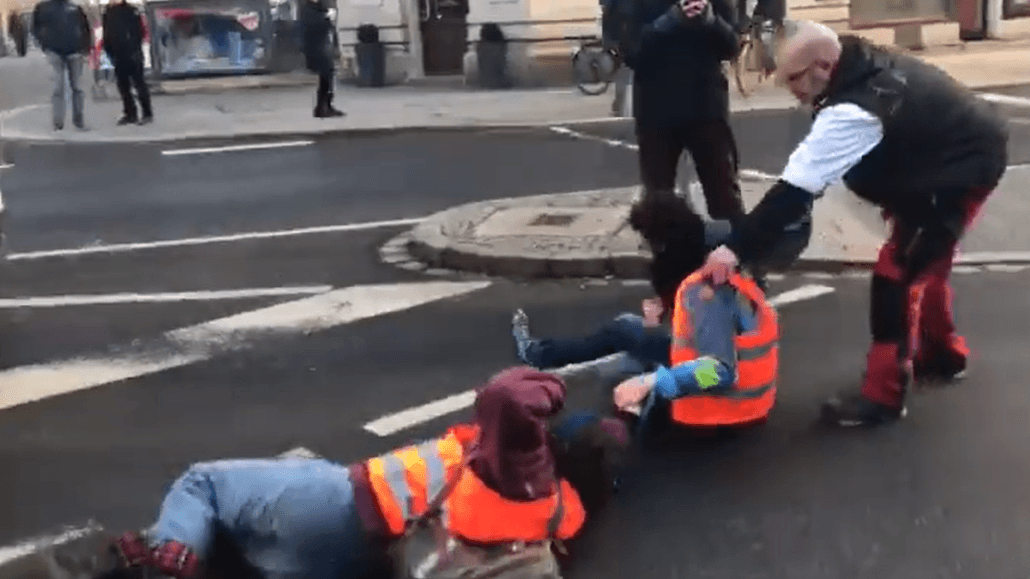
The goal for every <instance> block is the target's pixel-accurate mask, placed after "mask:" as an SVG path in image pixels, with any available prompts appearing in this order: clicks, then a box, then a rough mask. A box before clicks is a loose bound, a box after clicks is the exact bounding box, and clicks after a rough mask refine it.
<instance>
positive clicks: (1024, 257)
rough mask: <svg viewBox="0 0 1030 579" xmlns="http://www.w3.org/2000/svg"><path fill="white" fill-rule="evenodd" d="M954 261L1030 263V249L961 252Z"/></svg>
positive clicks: (974, 263)
mask: <svg viewBox="0 0 1030 579" xmlns="http://www.w3.org/2000/svg"><path fill="white" fill-rule="evenodd" d="M955 263H958V264H962V265H985V264H991V263H1030V251H971V252H969V253H962V254H960V255H959V256H958V257H957V258H956V259H955Z"/></svg>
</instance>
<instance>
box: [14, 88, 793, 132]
mask: <svg viewBox="0 0 1030 579" xmlns="http://www.w3.org/2000/svg"><path fill="white" fill-rule="evenodd" d="M770 88H771V89H772V90H767V91H766V94H762V95H756V96H754V97H752V98H751V99H749V100H748V101H743V100H742V99H741V100H738V101H736V102H735V103H734V109H738V110H739V109H743V110H747V109H752V108H787V107H790V106H793V101H792V100H791V99H790V98H789V95H787V94H785V93H783V92H782V91H780V90H777V89H775V88H773V87H770ZM611 99H612V93H611V92H609V93H606V94H604V95H600V96H595V97H591V96H586V95H583V94H581V93H579V91H578V90H577V89H575V88H574V87H573V88H563V89H549V90H539V89H525V90H506V91H472V90H440V89H435V90H434V89H428V88H418V87H409V86H400V87H389V88H381V89H363V88H354V87H340V88H338V89H337V93H336V99H335V101H334V105H335V106H336V107H337V108H339V109H342V110H343V111H344V112H346V113H347V116H345V117H343V118H339V119H316V118H314V117H313V116H312V109H313V108H314V89H313V88H300V87H294V88H269V89H253V90H237V91H231V92H223V93H220V94H173V95H156V96H155V97H154V117H155V121H154V123H153V124H151V125H148V126H142V127H141V126H126V127H118V126H116V125H115V121H116V120H117V119H118V117H119V116H120V115H121V103H120V101H117V100H110V101H104V102H93V101H88V102H87V104H86V123H87V125H88V126H89V127H90V128H91V130H89V131H86V132H78V131H75V130H65V131H61V132H55V131H53V130H52V129H51V128H50V109H49V105H40V106H36V107H33V108H30V109H26V110H20V111H16V112H15V113H14V114H12V115H9V116H8V118H6V119H5V120H4V122H3V127H2V129H3V130H2V134H0V136H2V137H3V138H5V139H10V140H16V141H43V142H54V141H67V142H93V143H101V142H103V143H111V142H153V141H178V140H183V139H198V138H226V137H235V138H246V137H258V136H269V135H308V136H311V135H319V134H329V133H350V132H355V133H358V132H383V131H394V130H398V129H405V130H414V129H420V128H425V129H429V128H446V127H491V126H507V125H515V126H518V125H541V124H550V123H555V122H569V121H584V120H590V119H603V118H610V116H611V115H610V111H611Z"/></svg>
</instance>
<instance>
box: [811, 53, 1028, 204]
mask: <svg viewBox="0 0 1030 579" xmlns="http://www.w3.org/2000/svg"><path fill="white" fill-rule="evenodd" d="M841 44H842V46H843V50H842V52H841V57H840V61H839V63H838V65H837V69H836V70H835V71H834V74H833V76H832V78H831V80H830V85H829V87H828V89H827V91H826V93H825V95H824V96H823V97H822V98H821V99H820V100H819V101H818V102H817V103H816V113H817V114H818V111H819V110H821V109H823V108H825V107H830V106H833V105H838V104H842V103H853V104H855V105H858V106H859V107H861V108H863V109H865V110H866V111H868V112H870V113H872V114H873V115H876V116H877V117H878V118H879V119H880V120H881V122H882V123H883V127H884V138H883V140H882V141H881V142H880V144H878V145H877V146H876V147H875V148H874V149H873V150H872V151H870V153H869V154H868V155H866V156H865V157H864V158H863V159H862V161H861V162H859V164H858V165H856V166H855V167H854V168H852V169H851V170H850V171H849V172H848V173H847V174H846V175H845V176H844V183H845V184H846V185H847V186H848V188H849V189H851V190H852V191H854V192H855V193H856V194H857V195H859V196H860V197H863V198H865V199H867V200H869V201H872V202H873V203H876V204H877V205H881V206H885V207H887V208H889V209H895V208H896V209H897V210H899V211H900V210H901V209H902V207H901V206H905V205H909V204H910V203H911V202H913V201H915V200H916V199H917V198H920V199H934V198H937V200H938V201H943V200H944V199H942V198H951V199H954V198H955V197H961V196H963V195H964V194H965V193H967V192H968V191H969V190H970V189H973V188H979V187H985V188H993V187H994V186H995V185H997V183H998V181H999V180H1000V179H1001V175H1002V174H1003V173H1004V172H1005V166H1006V162H1007V153H1006V148H1007V142H1008V128H1007V125H1006V121H1005V119H1004V117H1002V116H1001V115H1000V114H999V113H998V112H997V110H996V109H995V107H994V106H993V105H992V104H990V103H988V102H987V101H985V100H983V99H981V98H979V97H978V96H977V95H975V94H974V93H973V92H972V91H970V90H969V89H967V88H966V87H964V86H962V85H960V84H959V83H957V82H956V81H955V80H953V79H952V78H951V77H949V76H948V75H947V74H946V73H945V72H944V71H942V70H940V69H938V68H936V67H934V66H932V65H929V64H927V63H925V62H923V61H921V60H919V59H916V58H913V57H911V56H907V55H904V54H893V53H890V52H888V51H886V50H884V49H882V48H879V47H875V46H873V45H871V44H869V43H868V42H867V41H865V40H863V39H861V38H856V37H853V36H842V37H841Z"/></svg>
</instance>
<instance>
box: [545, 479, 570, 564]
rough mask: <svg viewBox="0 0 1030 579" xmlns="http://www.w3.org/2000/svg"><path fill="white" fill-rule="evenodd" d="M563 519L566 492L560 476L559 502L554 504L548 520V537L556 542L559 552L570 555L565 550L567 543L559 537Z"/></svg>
mask: <svg viewBox="0 0 1030 579" xmlns="http://www.w3.org/2000/svg"><path fill="white" fill-rule="evenodd" d="M563 519H565V493H564V492H563V491H562V480H561V479H560V478H559V479H558V504H557V505H555V506H554V512H553V513H552V514H551V518H550V520H548V521H547V538H548V539H549V540H550V541H551V542H552V543H554V546H555V547H557V549H558V552H559V553H561V554H562V555H568V551H566V550H565V544H564V543H563V542H562V540H561V539H560V538H559V537H558V529H559V528H560V527H561V522H562V520H563Z"/></svg>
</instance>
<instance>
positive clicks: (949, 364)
mask: <svg viewBox="0 0 1030 579" xmlns="http://www.w3.org/2000/svg"><path fill="white" fill-rule="evenodd" d="M990 194H991V191H990V190H985V189H978V190H973V191H970V192H969V193H968V194H967V195H966V196H965V198H964V199H963V200H962V203H961V204H962V207H961V209H960V210H961V212H962V221H963V223H962V226H963V231H965V230H968V228H969V227H970V226H971V225H972V224H973V222H974V221H975V220H976V218H977V216H979V214H980V210H981V209H982V207H983V204H984V202H986V201H987V198H988V196H989V195H990ZM956 247H957V243H956V244H955V245H954V246H953V247H951V248H950V250H949V251H948V252H947V255H946V256H944V257H942V258H941V259H940V260H938V261H937V262H936V263H934V264H933V265H932V266H931V267H930V268H929V269H928V270H927V272H926V274H925V275H924V276H923V278H922V280H921V282H922V283H921V286H922V301H921V303H920V308H919V318H918V328H919V330H918V343H917V345H916V346H915V349H914V350H913V351H914V352H915V355H914V356H913V374H914V377H915V378H916V379H917V380H924V379H929V380H945V381H948V380H953V379H958V378H961V377H962V376H963V375H964V373H965V370H966V365H967V363H968V358H969V348H968V346H967V345H966V341H965V339H964V338H963V337H962V336H960V335H959V334H958V332H957V330H956V328H955V318H954V315H953V313H952V308H951V300H952V293H951V284H950V283H949V280H950V277H951V268H952V264H953V263H954V256H955V250H956Z"/></svg>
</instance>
